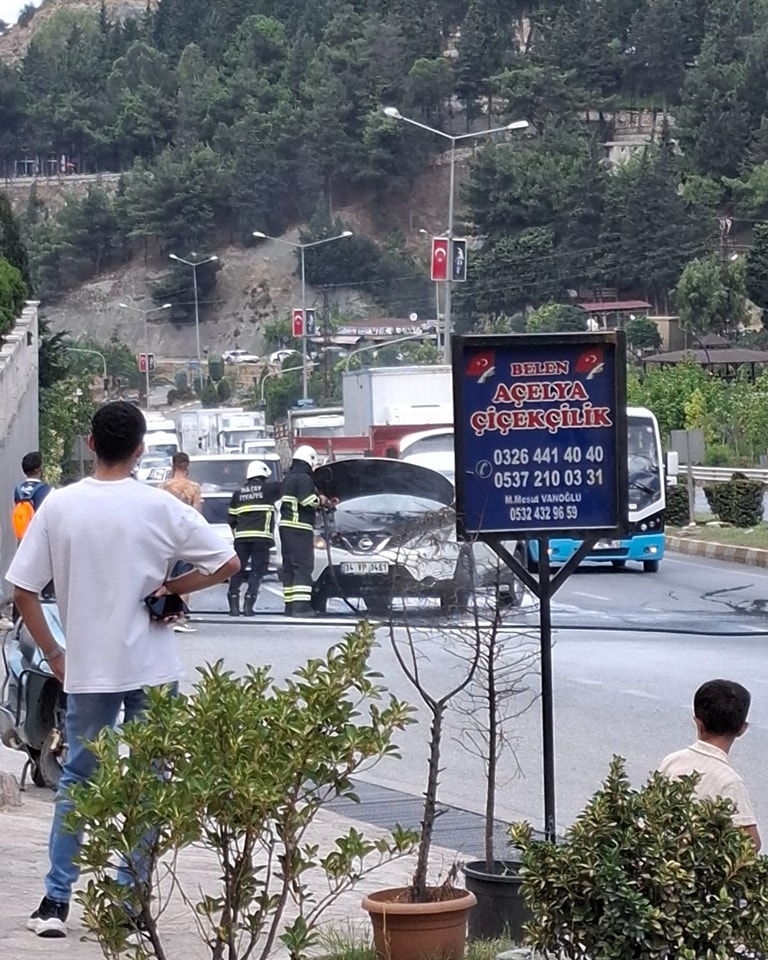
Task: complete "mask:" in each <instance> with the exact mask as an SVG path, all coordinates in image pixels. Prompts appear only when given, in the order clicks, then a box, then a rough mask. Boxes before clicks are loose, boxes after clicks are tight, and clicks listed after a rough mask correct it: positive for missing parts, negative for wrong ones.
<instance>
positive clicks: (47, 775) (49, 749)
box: [33, 730, 67, 790]
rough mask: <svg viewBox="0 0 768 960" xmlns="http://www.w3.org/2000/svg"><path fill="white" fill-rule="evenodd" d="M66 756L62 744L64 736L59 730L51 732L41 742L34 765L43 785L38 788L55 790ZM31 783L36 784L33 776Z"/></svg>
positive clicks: (65, 747)
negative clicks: (38, 756)
mask: <svg viewBox="0 0 768 960" xmlns="http://www.w3.org/2000/svg"><path fill="white" fill-rule="evenodd" d="M66 755H67V746H66V743H65V742H64V735H63V734H62V733H61V731H59V730H52V731H51V732H50V733H49V734H48V736H47V737H46V738H45V740H43V746H42V749H41V750H40V759H39V761H38V763H37V764H36V770H39V771H40V776H41V778H42V780H43V783H42V784H38V786H44V787H50V789H51V790H56V789H57V787H58V786H59V780H60V779H61V771H62V769H63V767H64V759H65V758H66ZM33 781H34V782H35V783H36V784H37V780H35V779H34V776H33Z"/></svg>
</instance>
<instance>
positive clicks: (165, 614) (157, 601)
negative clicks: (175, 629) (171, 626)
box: [144, 593, 189, 620]
mask: <svg viewBox="0 0 768 960" xmlns="http://www.w3.org/2000/svg"><path fill="white" fill-rule="evenodd" d="M144 603H145V604H146V605H147V609H148V610H149V619H150V620H167V619H168V618H169V617H177V616H179V615H180V614H187V613H189V610H188V608H187V605H186V604H185V603H184V601H183V600H182V599H181V597H180V596H179V595H178V593H166V594H163V596H160V597H156V596H155V595H154V594H150V595H149V596H148V597H144Z"/></svg>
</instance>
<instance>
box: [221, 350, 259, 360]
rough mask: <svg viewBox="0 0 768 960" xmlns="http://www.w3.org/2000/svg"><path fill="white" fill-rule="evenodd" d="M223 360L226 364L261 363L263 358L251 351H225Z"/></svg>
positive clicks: (222, 356)
mask: <svg viewBox="0 0 768 960" xmlns="http://www.w3.org/2000/svg"><path fill="white" fill-rule="evenodd" d="M221 359H222V360H223V361H224V363H259V361H260V360H261V357H258V356H257V355H256V354H255V353H251V351H250V350H225V351H224V353H222V355H221Z"/></svg>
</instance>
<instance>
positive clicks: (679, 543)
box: [667, 537, 768, 567]
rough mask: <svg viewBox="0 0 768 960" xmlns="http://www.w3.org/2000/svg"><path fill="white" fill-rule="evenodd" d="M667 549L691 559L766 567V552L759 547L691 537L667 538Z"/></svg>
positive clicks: (767, 555) (767, 560)
mask: <svg viewBox="0 0 768 960" xmlns="http://www.w3.org/2000/svg"><path fill="white" fill-rule="evenodd" d="M667 549H668V550H672V551H674V552H675V553H685V554H688V555H689V556H692V557H706V558H707V559H709V560H725V561H726V562H727V563H743V564H745V565H746V566H750V567H768V550H763V549H761V548H759V547H734V546H731V545H730V544H727V543H713V542H712V541H711V540H695V539H694V538H692V537H691V538H689V537H667Z"/></svg>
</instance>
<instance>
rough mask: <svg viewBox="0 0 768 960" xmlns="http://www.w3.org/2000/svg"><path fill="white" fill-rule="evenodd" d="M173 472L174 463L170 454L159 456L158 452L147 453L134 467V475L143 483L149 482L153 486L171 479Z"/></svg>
mask: <svg viewBox="0 0 768 960" xmlns="http://www.w3.org/2000/svg"><path fill="white" fill-rule="evenodd" d="M172 473H173V465H172V463H171V458H170V457H169V456H158V455H157V454H152V453H149V454H147V453H145V454H144V456H143V457H141V459H140V460H139V461H138V463H137V464H136V466H135V467H134V471H133V475H134V477H135V478H136V479H137V480H140V481H141V482H142V483H148V484H149V485H150V486H152V487H158V486H160V484H161V483H165V481H166V480H170V478H171V474H172Z"/></svg>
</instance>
